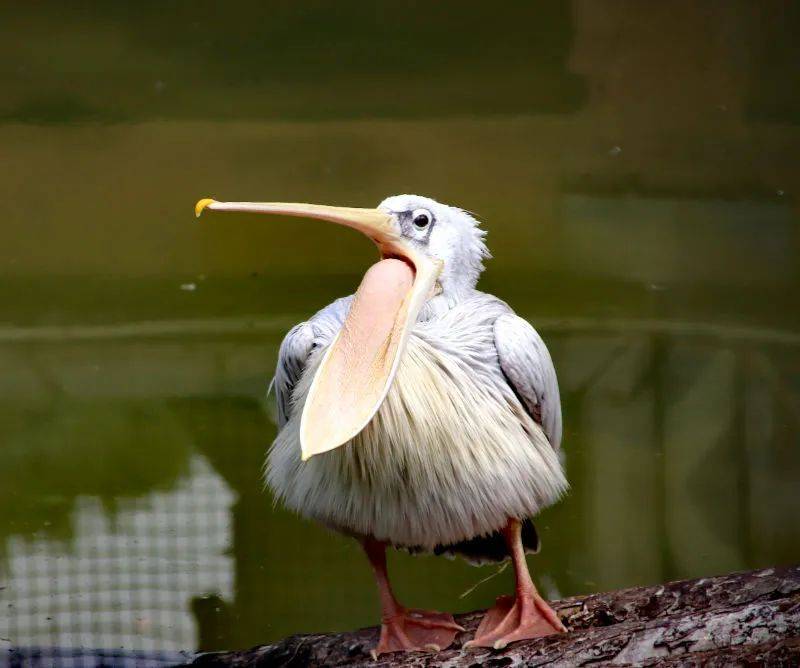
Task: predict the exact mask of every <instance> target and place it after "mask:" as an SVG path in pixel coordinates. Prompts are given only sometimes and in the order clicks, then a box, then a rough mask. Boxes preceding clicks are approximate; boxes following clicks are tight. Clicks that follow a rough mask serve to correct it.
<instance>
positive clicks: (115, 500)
mask: <svg viewBox="0 0 800 668" xmlns="http://www.w3.org/2000/svg"><path fill="white" fill-rule="evenodd" d="M447 6H448V5H441V4H437V5H435V7H436V8H434V6H431V7H425V8H423V7H417V6H412V5H409V4H407V3H399V2H398V3H387V4H386V8H385V10H383V9H382V10H381V12H380V13H378V12H377V11H376V10H371V11H370V12H366V11H365V10H364V9H363V6H362V5H360V4H358V3H337V4H336V9H335V10H334V9H324V8H322V7H315V8H314V9H299V8H294V6H293V5H280V6H277V5H275V6H273V4H272V3H256V2H252V3H241V4H240V5H238V7H237V8H236V9H226V10H224V11H223V10H222V9H214V8H213V6H208V7H205V6H200V7H198V8H193V9H192V10H191V12H188V10H187V13H186V14H184V13H183V12H182V11H180V10H170V11H166V12H165V11H164V10H163V9H159V8H157V7H155V6H153V7H150V6H149V5H147V6H139V5H137V6H136V8H135V10H134V8H133V7H132V6H131V7H129V6H128V5H127V4H124V3H109V4H108V5H107V6H105V7H104V8H103V9H97V8H94V7H92V8H90V6H89V5H86V6H85V7H84V8H83V9H82V8H81V7H82V6H81V5H78V4H74V5H69V6H66V5H63V4H61V3H55V2H53V3H37V4H36V5H35V8H34V5H30V6H23V5H20V6H19V7H17V8H16V9H13V10H12V11H11V12H7V13H8V14H10V16H8V17H7V19H8V20H6V19H4V21H3V25H2V27H0V34H2V36H3V39H2V40H0V54H2V56H3V57H2V59H0V61H1V62H2V63H3V65H2V69H0V77H2V80H3V92H4V94H3V99H2V100H0V146H2V165H0V169H2V178H0V221H2V222H0V303H2V305H3V306H2V312H1V313H0V425H2V442H0V649H1V648H8V647H18V648H28V650H30V651H34V650H35V649H36V648H59V650H60V651H62V650H63V653H64V654H67V653H69V651H73V650H75V648H95V649H105V650H118V651H125V652H148V653H150V656H154V655H153V654H152V653H153V652H164V653H165V654H164V655H163V656H164V657H166V658H164V660H165V661H167V660H168V659H170V658H173V659H174V657H176V656H178V655H177V654H175V652H179V651H181V650H189V651H192V650H197V649H204V650H206V649H218V648H229V647H242V646H247V645H252V644H256V643H259V642H267V641H271V640H275V639H277V638H279V637H281V636H284V635H286V634H289V633H295V632H309V631H320V630H339V629H347V628H353V627H357V626H363V625H368V624H372V623H374V622H375V621H376V620H377V614H378V609H377V600H376V595H375V592H374V588H373V587H374V586H373V583H372V579H371V574H370V571H369V569H368V567H367V565H366V563H365V560H364V559H363V557H362V556H361V554H360V550H359V548H358V546H357V545H356V544H355V543H353V542H352V541H350V540H348V539H345V538H343V537H340V536H338V535H334V534H332V533H330V532H328V531H326V530H324V529H322V528H320V527H318V526H315V525H313V524H311V523H308V522H306V521H304V520H302V519H300V518H298V517H295V516H292V515H291V514H289V513H287V512H286V511H284V510H282V509H281V508H279V507H278V508H275V507H273V501H272V499H271V497H270V495H269V493H268V492H266V491H264V490H263V485H262V480H261V467H262V464H263V459H264V454H265V451H266V448H267V447H268V446H269V444H270V442H271V441H272V439H273V438H274V435H275V425H274V422H273V407H272V403H271V401H268V400H267V399H266V396H265V395H266V389H267V385H268V382H269V379H270V378H271V375H272V371H273V369H274V365H275V360H276V354H277V349H278V345H279V343H280V340H281V338H282V336H283V335H284V334H285V332H286V331H287V330H288V328H289V327H291V325H292V324H294V323H295V322H298V321H300V320H302V319H304V318H306V317H308V316H309V315H310V314H312V313H313V312H314V311H316V310H317V309H318V308H320V307H322V306H324V305H325V304H327V303H328V302H330V301H332V300H333V299H334V298H336V297H338V296H341V295H344V294H348V293H349V292H351V291H353V289H354V288H355V287H356V286H357V284H358V281H359V279H360V275H361V273H362V272H363V270H364V269H365V268H366V267H367V266H368V263H369V262H370V261H371V260H372V258H373V252H374V251H373V250H372V249H371V247H370V244H368V243H367V242H365V241H364V240H363V239H362V238H361V237H359V236H358V235H357V234H355V233H351V232H348V231H346V230H343V229H341V228H337V227H335V226H328V225H326V224H322V223H316V222H310V221H300V220H288V219H287V220H282V219H275V220H269V219H266V218H258V217H252V216H244V215H243V216H236V217H221V216H220V217H211V216H209V217H207V218H205V217H204V218H203V219H202V221H201V222H198V221H196V220H195V218H194V216H193V211H192V208H193V205H194V202H195V201H196V200H197V199H198V198H200V197H205V196H213V197H217V198H220V199H228V200H239V199H242V200H247V199H259V200H285V201H294V200H297V201H310V202H321V203H329V204H341V205H352V206H372V205H374V204H376V203H377V202H379V201H380V200H381V199H383V198H384V197H385V196H387V195H389V194H395V193H400V192H417V193H420V194H426V195H430V196H433V197H435V198H437V199H440V200H442V201H445V202H448V203H452V204H456V205H458V206H461V207H463V208H465V209H468V210H470V211H474V212H475V213H476V214H477V215H478V216H479V217H480V219H481V220H482V221H483V225H484V227H485V228H486V229H487V230H488V232H489V236H488V243H489V246H490V248H491V250H492V252H493V254H494V259H493V260H492V261H491V262H490V263H489V267H488V270H487V272H486V274H485V276H484V278H483V279H482V282H481V287H482V288H483V289H484V290H487V291H489V292H493V293H495V294H497V295H498V296H500V297H501V298H503V299H505V300H506V301H508V302H509V303H510V304H511V305H512V306H513V307H514V308H515V309H516V310H517V312H518V313H520V314H521V315H523V316H524V317H526V318H528V319H529V320H530V321H531V322H532V323H534V325H536V326H537V328H538V329H539V331H540V332H541V333H542V335H543V336H544V338H545V340H546V341H547V343H548V345H549V347H550V349H551V352H552V354H553V357H554V360H555V363H556V368H557V370H558V373H559V380H560V383H561V392H562V402H563V408H564V419H565V435H564V444H563V445H564V449H565V452H566V462H567V472H568V476H569V479H570V482H571V484H572V489H571V491H570V493H569V495H568V496H567V497H566V498H565V499H564V500H563V501H562V502H561V503H560V504H558V505H557V506H555V507H553V508H551V509H549V510H547V511H546V512H545V513H543V514H542V516H541V517H540V518H539V520H538V525H539V528H540V533H541V535H542V538H543V549H542V552H541V554H540V555H538V556H536V557H532V558H531V559H530V565H531V568H532V571H533V573H534V576H535V577H536V579H537V581H538V582H539V584H540V585H541V588H542V589H543V590H544V591H545V592H546V593H547V595H548V596H551V597H561V596H567V595H571V594H576V593H584V592H592V591H598V590H605V589H610V588H619V587H626V586H633V585H640V584H647V583H656V582H663V581H665V580H669V579H676V578H684V577H696V576H703V575H712V574H716V573H722V572H728V571H732V570H736V569H746V568H755V567H762V566H768V565H776V564H786V563H793V562H797V560H798V556H799V555H800V523H798V521H797V517H798V511H800V448H799V447H798V446H799V445H800V312H798V303H797V294H798V288H800V278H799V277H800V271H799V269H800V267H799V266H798V265H799V261H798V257H800V255H798V240H799V239H800V235H798V231H799V227H798V224H799V222H800V221H799V216H798V193H800V182H799V181H800V165H798V158H797V156H798V155H800V96H798V94H797V91H798V90H800V81H798V72H800V68H798V67H797V64H798V62H799V61H798V55H799V54H800V50H798V47H797V44H796V40H794V39H793V38H792V37H791V35H796V34H797V30H798V29H800V12H798V10H797V9H796V8H793V6H789V5H788V4H787V6H786V8H784V9H779V7H780V6H779V5H770V7H772V9H769V10H767V9H759V8H756V7H752V8H748V7H743V6H739V5H736V6H734V5H730V6H719V7H715V8H712V9H708V8H706V9H704V10H700V9H696V8H693V7H692V6H686V7H681V8H676V7H671V8H670V9H667V8H664V9H662V10H655V13H654V9H653V8H652V7H650V6H648V8H644V7H642V8H638V6H637V5H635V4H634V5H630V6H627V7H626V8H625V9H624V10H623V8H622V6H620V5H617V4H615V3H608V4H606V3H600V5H597V4H591V5H590V4H589V3H582V2H574V3H555V4H553V5H552V9H549V10H547V11H546V12H545V11H544V10H541V9H539V10H537V9H535V3H531V7H528V5H527V3H524V4H522V5H521V6H519V7H516V8H509V9H508V10H507V11H505V12H502V13H500V12H497V11H495V10H494V9H491V8H488V7H486V6H485V5H484V4H483V3H466V4H465V3H459V5H458V7H459V11H456V9H455V5H453V6H452V7H450V9H449V10H446V9H445V7H447ZM601 6H602V8H603V9H602V10H601V8H600V7H601ZM390 569H391V570H392V572H393V577H394V580H395V582H396V588H397V590H398V593H399V594H400V595H401V597H402V598H403V599H404V600H405V601H407V602H408V603H409V604H413V605H414V606H418V607H434V608H439V609H445V610H450V611H453V612H455V611H466V610H470V609H475V608H479V607H485V606H487V605H488V604H490V603H491V602H492V600H493V599H494V597H495V596H497V595H498V594H500V593H504V592H506V591H508V590H509V588H510V586H511V575H510V573H509V571H508V570H506V571H504V572H502V573H499V574H496V575H494V574H495V573H496V572H497V570H498V569H497V568H496V567H483V568H473V567H471V566H469V565H467V564H466V563H464V562H462V561H449V560H446V559H442V558H434V557H411V556H408V555H405V554H393V555H392V556H391V557H390ZM492 575H494V577H491V578H490V579H487V580H486V581H484V580H485V579H486V578H487V577H488V576H492Z"/></svg>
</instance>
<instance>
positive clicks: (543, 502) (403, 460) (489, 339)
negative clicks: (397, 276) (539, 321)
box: [267, 291, 566, 558]
mask: <svg viewBox="0 0 800 668" xmlns="http://www.w3.org/2000/svg"><path fill="white" fill-rule="evenodd" d="M351 301H352V297H346V298H343V299H340V300H337V301H336V302H334V303H333V304H331V305H330V306H328V307H326V308H325V309H323V310H322V311H320V312H319V313H318V314H317V315H315V316H314V317H313V318H311V319H310V320H309V321H308V322H305V323H301V324H300V325H298V326H296V327H295V328H294V329H293V330H292V331H291V332H290V333H289V335H288V336H287V337H286V339H285V341H284V344H283V346H282V347H281V353H280V359H279V362H278V374H277V376H276V391H277V392H278V407H279V413H280V420H281V423H282V428H281V430H280V433H279V434H278V437H277V438H276V440H275V443H274V445H273V447H272V449H271V451H270V453H269V457H268V460H267V461H268V463H267V479H268V481H269V485H270V486H271V487H272V489H273V490H274V491H275V493H276V494H277V495H278V496H279V497H280V498H281V499H282V500H283V501H284V503H285V504H286V505H287V506H288V507H289V508H291V509H292V510H295V511H297V512H298V513H300V514H302V515H305V516H307V517H310V518H313V519H315V520H317V521H319V522H321V523H323V524H325V525H328V526H330V527H333V528H335V529H339V530H341V531H344V532H347V533H350V534H354V535H357V536H371V537H374V538H376V539H378V540H381V541H386V542H388V543H390V544H392V545H394V546H399V547H407V548H415V549H419V548H422V549H427V550H432V549H434V548H435V547H439V548H441V547H446V546H450V545H454V544H457V543H460V542H462V541H465V540H468V539H472V538H475V537H481V536H489V535H490V534H492V533H494V532H496V531H499V530H500V529H502V528H503V526H504V525H505V524H506V522H507V520H508V518H509V517H520V518H531V517H533V516H535V515H536V514H537V513H538V512H539V510H541V509H542V508H544V507H546V506H548V505H550V504H552V503H553V502H554V501H556V500H557V499H558V497H559V496H560V495H561V494H562V492H563V491H564V490H565V488H566V480H565V478H564V475H563V472H562V469H561V465H560V462H559V458H558V456H557V453H556V450H555V448H554V447H553V444H552V442H551V440H549V439H548V434H546V432H545V429H548V430H549V431H550V434H549V436H550V439H552V440H553V441H555V444H556V446H557V445H558V438H559V432H560V428H561V424H560V409H558V386H557V385H556V384H555V374H554V373H551V374H549V375H550V378H551V380H550V386H551V387H550V392H552V393H553V396H552V397H549V398H548V399H549V401H550V403H552V404H554V405H555V406H556V410H557V411H558V412H557V413H556V414H554V415H552V416H548V417H551V420H550V424H549V425H544V426H543V425H539V424H537V423H536V422H535V421H534V419H533V417H532V416H531V415H530V414H529V413H528V410H527V409H526V407H524V406H523V405H522V404H521V402H520V399H519V397H518V395H517V394H516V393H515V390H514V389H513V387H512V386H511V385H510V384H509V381H508V379H507V377H506V375H505V373H504V371H503V368H502V366H501V361H500V360H501V352H499V351H498V338H499V339H500V344H499V346H500V350H501V351H503V350H504V348H503V346H504V344H505V345H506V348H508V346H510V345H514V344H522V346H523V347H522V349H523V350H524V344H526V343H528V344H529V345H530V346H531V348H530V357H533V358H535V357H536V356H537V355H538V356H540V359H541V362H542V363H543V364H544V368H543V369H542V371H544V372H545V374H546V375H547V372H548V371H550V370H551V369H552V365H551V364H550V361H549V356H547V352H546V349H545V348H544V345H543V344H542V343H541V339H539V338H538V336H536V335H535V332H534V331H533V329H532V328H530V326H529V325H527V323H525V322H524V321H522V320H520V319H519V318H517V317H516V316H515V315H514V314H513V312H512V311H511V309H510V308H509V307H508V306H507V305H506V304H505V303H503V302H502V301H500V300H499V299H497V298H495V297H492V296H490V295H487V294H484V293H481V292H478V291H473V293H472V294H471V295H469V296H466V297H465V298H463V299H462V300H460V301H459V302H458V303H457V304H454V305H453V306H452V307H450V306H448V305H446V304H441V303H440V304H438V305H437V304H433V305H432V307H431V308H428V309H425V310H423V312H422V313H421V314H420V316H421V317H420V319H419V320H418V322H417V323H416V325H415V327H414V328H413V330H412V332H411V336H410V338H409V341H408V344H407V348H406V351H405V353H404V356H403V358H402V360H401V361H400V365H399V368H398V371H397V375H396V376H395V378H394V381H393V382H392V385H391V388H390V389H389V392H388V394H387V396H386V399H385V400H384V401H383V403H382V404H381V406H380V408H379V409H378V412H377V413H376V415H375V417H374V418H373V419H372V421H371V422H370V423H369V424H368V425H367V426H366V428H365V429H364V430H363V431H361V432H360V433H359V434H358V435H357V436H356V437H355V438H354V439H352V441H351V442H349V443H348V444H347V445H345V446H344V447H341V448H337V449H336V450H332V451H330V452H327V453H324V454H321V455H319V456H317V457H313V458H312V459H310V460H308V461H305V462H303V461H301V457H300V442H299V438H300V436H299V434H300V416H301V414H302V408H303V403H304V401H305V398H306V395H307V393H308V389H309V387H310V385H311V381H312V380H313V378H314V375H315V374H316V372H317V369H318V367H319V362H320V360H321V359H322V357H323V355H324V353H325V351H326V350H327V348H328V346H329V345H330V344H331V342H332V341H333V340H334V338H335V336H336V334H337V333H338V331H339V329H340V327H341V326H342V323H343V322H344V319H345V316H346V315H347V312H348V310H349V308H350V302H351ZM437 306H438V307H439V308H438V309H437ZM503 336H505V337H506V340H505V341H503ZM509 337H510V338H509ZM526 337H527V339H528V340H527V341H526ZM514 338H516V339H518V340H517V341H515V340H514ZM524 362H525V360H524V359H522V360H516V363H517V364H523V363H524ZM513 363H514V361H512V360H506V364H513ZM300 369H302V371H301V373H300V376H299V377H298V376H297V370H300ZM520 370H522V369H520ZM532 371H534V370H532ZM471 556H473V557H475V556H477V557H487V558H488V557H489V556H490V555H489V554H486V555H474V554H473V555H471Z"/></svg>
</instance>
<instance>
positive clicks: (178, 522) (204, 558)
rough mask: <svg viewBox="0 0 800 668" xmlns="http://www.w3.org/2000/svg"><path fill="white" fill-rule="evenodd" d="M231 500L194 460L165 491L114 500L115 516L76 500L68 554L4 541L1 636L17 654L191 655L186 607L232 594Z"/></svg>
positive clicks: (193, 639)
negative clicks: (33, 650) (118, 651)
mask: <svg viewBox="0 0 800 668" xmlns="http://www.w3.org/2000/svg"><path fill="white" fill-rule="evenodd" d="M234 500H235V498H234V494H233V493H232V492H231V490H230V489H229V488H228V487H227V485H226V484H225V482H224V481H223V480H222V478H221V477H220V476H219V475H217V474H216V473H215V472H214V471H213V469H212V468H211V467H210V466H209V464H208V463H207V462H206V460H205V459H203V458H202V457H199V456H196V457H194V458H193V459H192V461H191V465H190V472H189V475H188V476H187V477H185V478H183V479H182V480H181V481H180V482H179V483H178V484H177V485H176V486H175V487H174V488H173V489H172V490H170V491H166V492H153V493H151V494H148V495H147V496H144V497H141V498H138V499H123V500H120V502H119V506H118V510H117V511H116V512H115V513H114V514H113V516H111V515H110V514H109V513H108V512H107V510H105V509H104V508H103V507H102V505H101V502H100V500H99V499H97V498H96V497H79V498H78V500H77V502H76V506H75V509H74V515H73V523H74V538H73V540H72V542H71V544H70V545H68V546H64V545H62V544H59V543H55V542H53V541H51V540H26V539H22V538H17V537H12V538H11V539H9V541H8V544H7V546H6V547H7V554H8V572H7V574H6V575H7V578H6V583H5V584H7V589H6V590H5V591H3V592H2V594H3V596H2V602H3V608H5V610H2V612H0V636H2V637H3V638H4V639H7V640H10V643H11V645H12V646H14V647H40V648H46V647H50V648H78V647H82V648H98V649H101V648H106V649H115V648H124V649H126V650H145V651H153V650H158V651H165V650H191V649H194V648H195V647H197V641H198V638H197V628H196V623H195V620H194V618H193V617H192V614H191V611H190V602H191V599H192V598H193V597H195V596H199V595H202V594H206V593H217V594H219V595H221V596H222V597H224V598H230V597H231V595H232V593H233V577H234V573H233V559H232V557H231V556H230V555H229V554H228V553H229V549H230V547H231V541H232V523H231V514H230V506H231V505H232V503H233V502H234ZM4 644H5V643H4Z"/></svg>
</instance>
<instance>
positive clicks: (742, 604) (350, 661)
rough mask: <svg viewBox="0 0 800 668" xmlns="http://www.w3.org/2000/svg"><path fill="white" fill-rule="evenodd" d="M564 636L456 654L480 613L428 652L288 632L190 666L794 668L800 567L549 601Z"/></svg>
mask: <svg viewBox="0 0 800 668" xmlns="http://www.w3.org/2000/svg"><path fill="white" fill-rule="evenodd" d="M553 607H554V608H555V609H556V611H557V612H558V613H559V615H560V616H561V618H562V619H563V621H564V623H565V624H566V625H567V627H568V629H569V632H568V633H566V634H562V635H555V636H549V637H547V638H539V639H538V640H532V641H526V642H520V643H515V644H512V645H510V646H509V647H507V648H506V649H505V650H502V651H494V650H487V649H480V650H462V649H461V646H462V645H463V643H464V642H466V641H467V640H468V639H469V638H471V637H472V635H473V634H474V632H475V628H476V627H477V625H478V622H479V621H480V618H481V615H482V611H476V612H470V613H467V614H464V615H460V616H458V617H456V621H457V622H458V623H459V624H461V625H462V626H464V627H465V628H466V629H467V631H466V632H465V633H461V634H459V636H458V637H457V638H456V642H455V644H454V645H453V646H452V647H451V648H449V649H447V650H444V651H442V652H438V653H436V654H431V653H421V652H414V653H408V654H391V655H384V656H382V657H380V659H379V660H378V661H377V662H376V661H373V660H372V659H371V658H370V654H369V652H370V649H371V648H372V647H374V646H375V645H376V643H377V641H378V629H377V628H374V627H373V628H368V629H361V630H359V631H352V632H346V633H335V634H311V635H297V636H291V637H289V638H286V639H285V640H281V641H280V642H277V643H275V644H272V645H264V646H260V647H254V648H252V649H249V650H243V651H235V652H217V653H211V654H203V655H200V656H199V657H197V658H196V659H195V661H194V662H193V664H192V665H193V666H195V667H196V668H197V667H202V668H212V667H213V668H221V667H225V668H234V667H235V668H256V667H258V668H263V667H265V666H270V667H271V666H292V667H294V666H298V667H299V666H365V667H366V666H369V667H371V668H377V667H379V666H403V667H405V666H408V667H418V666H425V667H426V668H436V667H441V668H445V667H447V668H478V667H479V666H495V667H498V668H499V667H500V666H586V665H592V666H604V665H617V666H619V665H622V666H625V665H628V666H652V665H659V666H686V665H691V666H698V665H703V666H730V665H745V666H762V665H770V666H797V665H800V566H792V567H785V568H768V569H765V570H760V571H751V572H747V573H734V574H731V575H724V576H720V577H712V578H701V579H699V580H684V581H680V582H671V583H668V584H665V585H659V586H655V587H636V588H632V589H623V590H620V591H613V592H607V593H603V594H592V595H589V596H573V597H571V598H566V599H563V600H561V601H556V602H554V603H553Z"/></svg>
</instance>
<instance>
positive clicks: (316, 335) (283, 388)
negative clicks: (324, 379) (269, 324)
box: [272, 295, 353, 428]
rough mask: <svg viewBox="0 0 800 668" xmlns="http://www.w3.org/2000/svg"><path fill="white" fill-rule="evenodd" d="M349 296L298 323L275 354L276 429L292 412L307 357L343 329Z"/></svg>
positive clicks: (284, 422)
mask: <svg viewBox="0 0 800 668" xmlns="http://www.w3.org/2000/svg"><path fill="white" fill-rule="evenodd" d="M352 301H353V297H352V295H350V296H348V297H342V298H341V299H337V300H336V301H335V302H333V303H331V304H328V306H326V307H325V308H324V309H322V310H321V311H319V312H317V313H316V314H315V315H314V316H313V317H312V318H311V319H309V320H308V321H307V322H301V323H300V324H299V325H295V326H294V327H292V328H291V329H290V330H289V333H288V334H287V335H286V336H285V337H284V339H283V342H282V343H281V347H280V351H279V352H278V365H277V367H276V369H275V378H273V380H272V385H273V386H274V388H275V403H276V405H277V409H278V428H282V427H283V426H284V425H285V424H286V423H287V422H288V421H289V416H290V415H291V411H292V392H293V391H294V386H295V385H296V384H297V381H298V380H300V377H301V376H302V375H303V370H304V369H305V366H306V362H307V361H308V356H309V355H310V354H311V351H312V350H313V349H314V347H315V346H321V347H324V346H327V345H328V344H330V342H331V341H333V339H334V338H335V337H336V334H337V333H338V332H339V329H341V327H342V323H343V322H344V319H345V316H346V315H347V312H348V311H349V310H350V303H351V302H352Z"/></svg>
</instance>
